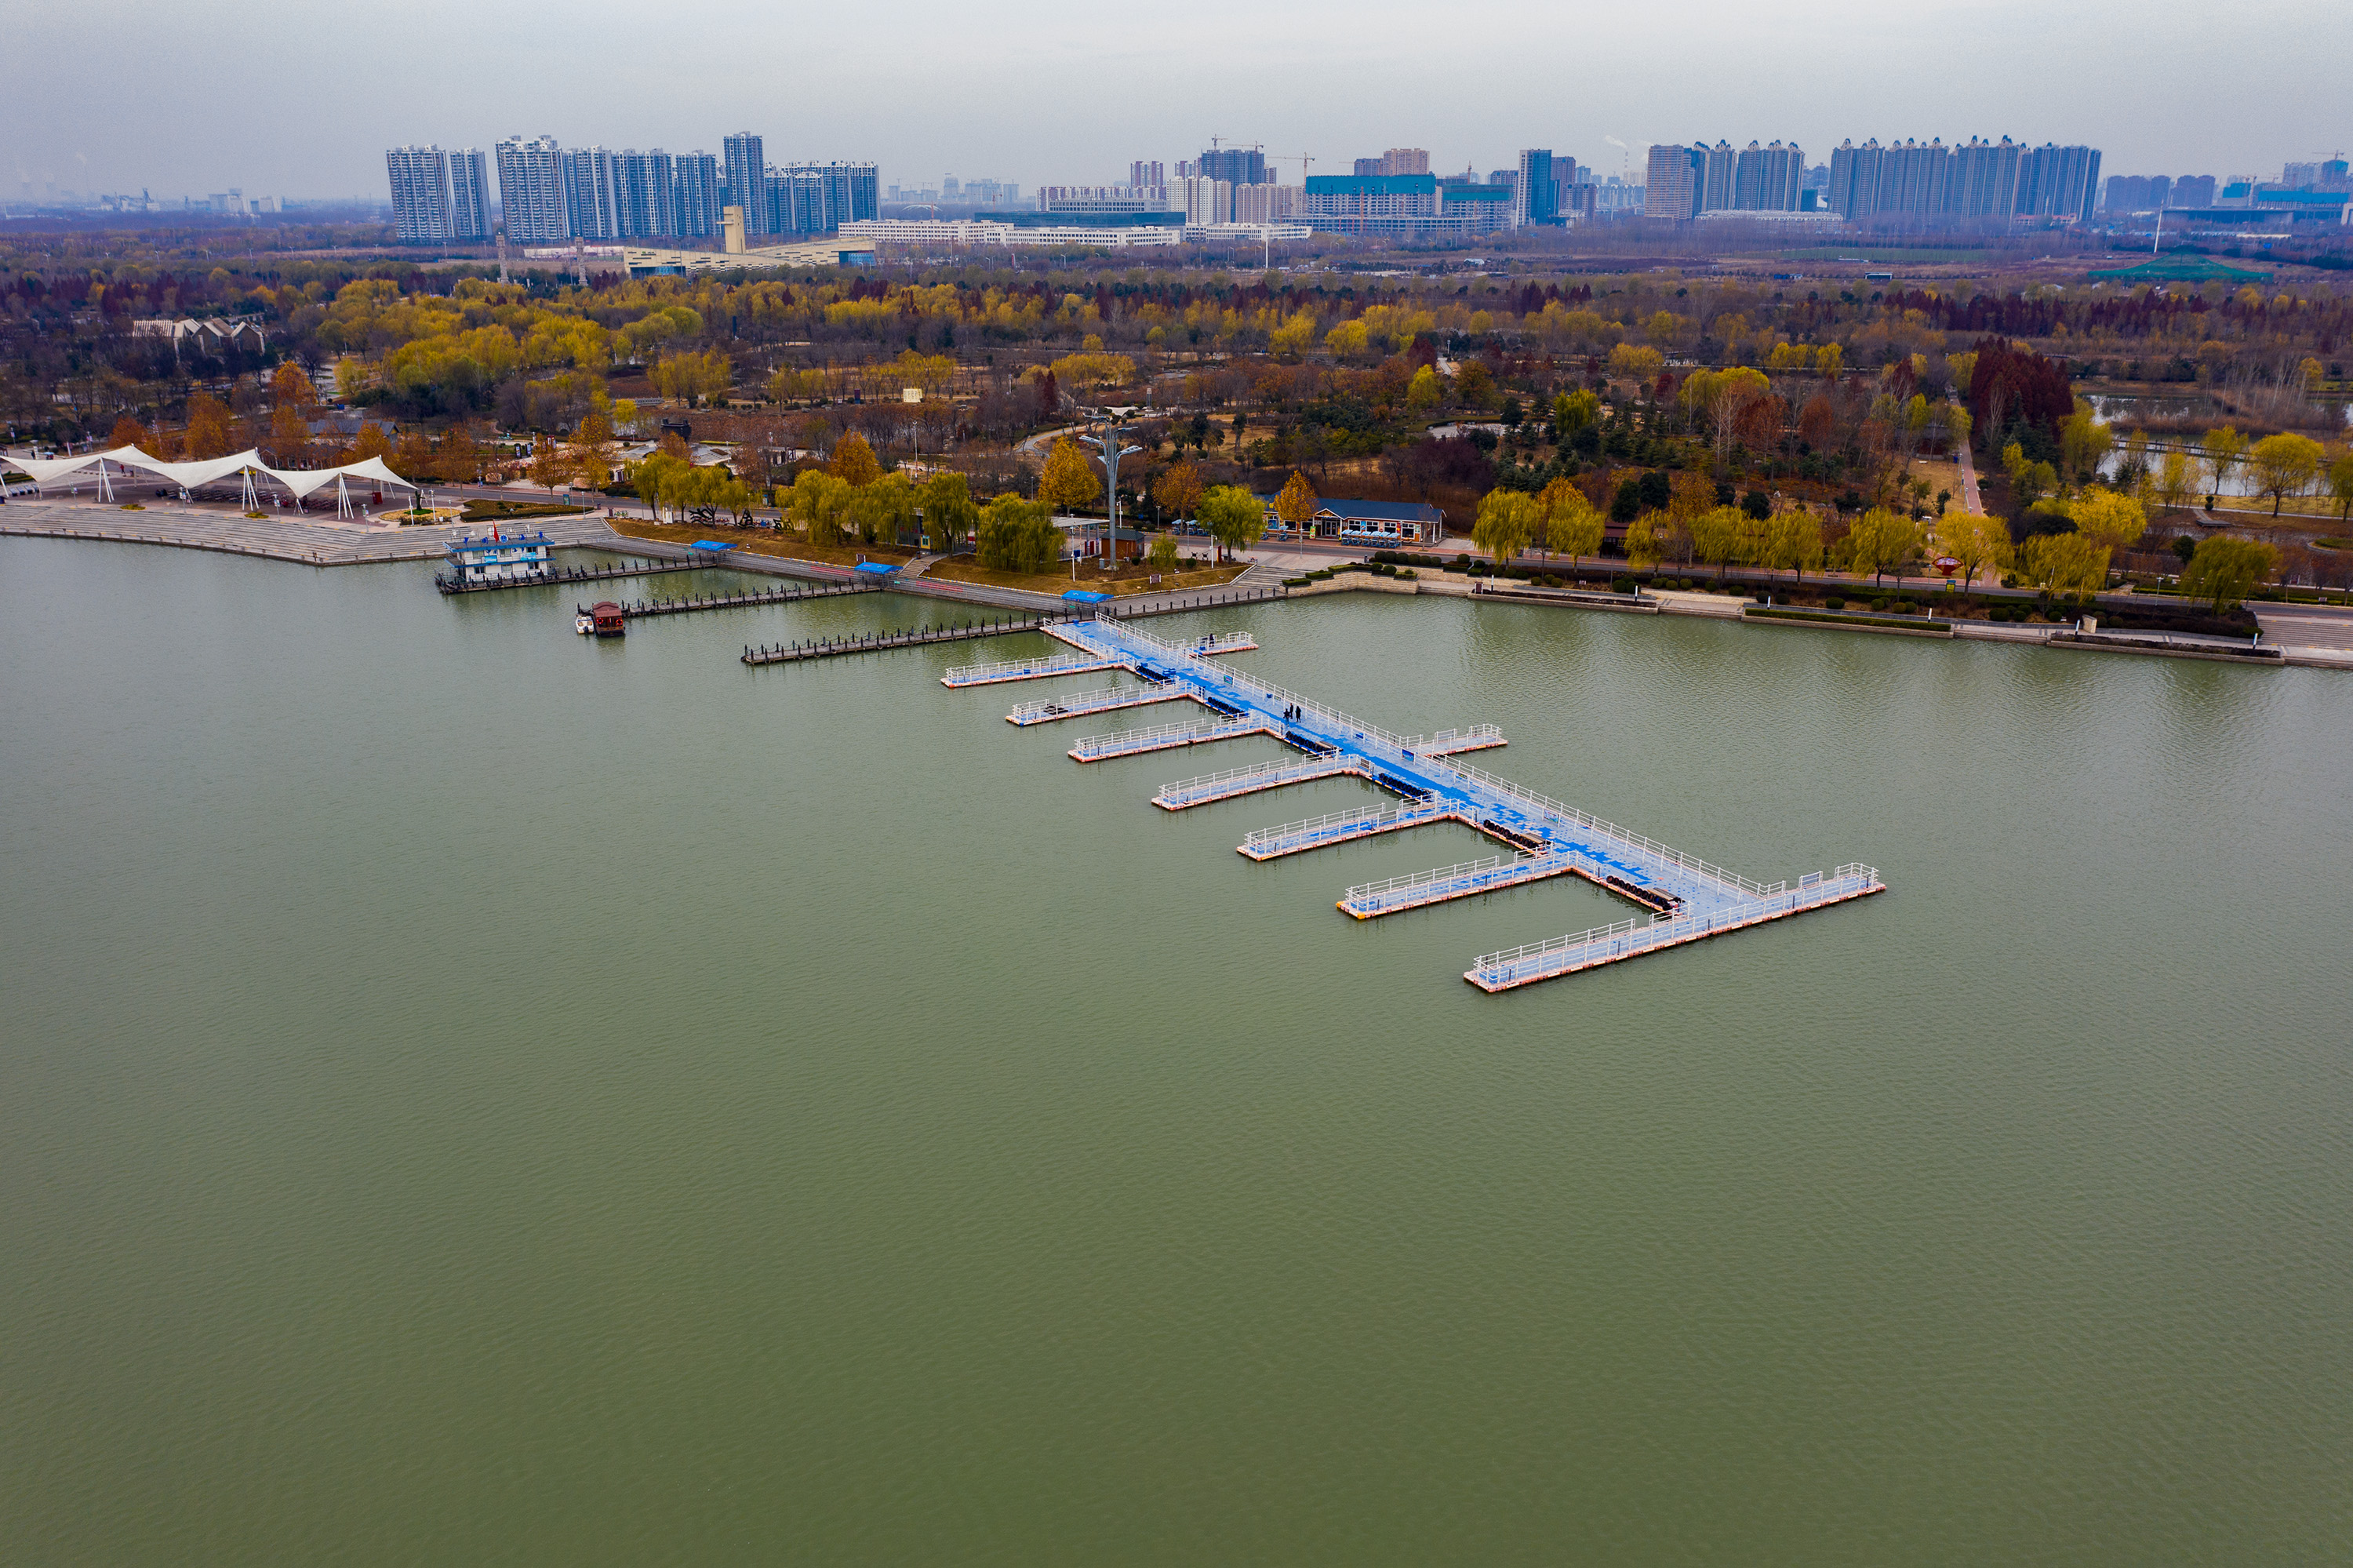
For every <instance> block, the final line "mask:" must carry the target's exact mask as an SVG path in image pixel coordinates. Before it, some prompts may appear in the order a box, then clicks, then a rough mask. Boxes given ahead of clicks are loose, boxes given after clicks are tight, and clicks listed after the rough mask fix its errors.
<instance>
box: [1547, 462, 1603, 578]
mask: <svg viewBox="0 0 2353 1568" xmlns="http://www.w3.org/2000/svg"><path fill="white" fill-rule="evenodd" d="M1536 504H1537V506H1538V507H1539V508H1541V509H1542V511H1543V513H1544V539H1545V548H1546V549H1547V550H1549V551H1551V552H1552V553H1553V554H1554V555H1556V556H1567V557H1568V566H1569V570H1571V571H1575V570H1576V569H1577V562H1578V561H1579V560H1581V559H1582V558H1583V557H1585V556H1590V555H1594V554H1596V553H1598V552H1599V550H1600V548H1601V535H1602V533H1603V531H1604V525H1603V523H1602V520H1601V514H1600V513H1599V512H1597V511H1595V510H1594V507H1593V503H1591V502H1590V501H1588V500H1587V499H1586V498H1585V492H1584V491H1582V490H1580V489H1578V488H1577V485H1576V484H1575V483H1574V482H1572V481H1570V480H1569V479H1567V478H1566V477H1562V478H1558V479H1556V480H1554V481H1553V482H1551V483H1550V484H1547V485H1546V486H1545V487H1544V493H1543V494H1541V495H1539V496H1537V497H1536Z"/></svg>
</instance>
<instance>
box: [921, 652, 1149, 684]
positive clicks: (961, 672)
mask: <svg viewBox="0 0 2353 1568" xmlns="http://www.w3.org/2000/svg"><path fill="white" fill-rule="evenodd" d="M1125 662H1126V661H1124V660H1123V659H1120V658H1117V657H1115V656H1112V655H1108V654H1106V655H1103V656H1097V655H1095V654H1092V653H1055V654H1050V655H1049V656H1047V657H1046V658H1043V659H1003V660H999V661H997V662H996V663H993V664H959V665H957V666H956V667H955V668H954V669H952V670H950V671H948V672H947V673H945V674H943V675H942V676H941V677H940V683H941V684H942V685H944V686H970V685H977V684H979V683H982V682H985V681H1001V680H1003V679H1005V677H1007V676H1008V675H1035V676H1038V677H1040V678H1043V677H1045V676H1048V675H1070V674H1079V673H1084V672H1086V671H1089V670H1104V669H1116V668H1118V667H1119V666H1120V665H1122V664H1124V663H1125Z"/></svg>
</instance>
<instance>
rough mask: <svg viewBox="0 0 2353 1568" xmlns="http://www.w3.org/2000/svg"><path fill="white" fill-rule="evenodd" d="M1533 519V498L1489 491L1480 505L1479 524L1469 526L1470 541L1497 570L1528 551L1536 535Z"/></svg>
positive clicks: (1513, 493) (1506, 492)
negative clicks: (1492, 560) (1485, 554)
mask: <svg viewBox="0 0 2353 1568" xmlns="http://www.w3.org/2000/svg"><path fill="white" fill-rule="evenodd" d="M1536 516H1537V513H1536V498H1535V496H1533V495H1530V494H1528V493H1526V492H1525V491H1521V490H1491V491H1489V492H1488V493H1487V494H1486V498H1485V499H1484V500H1482V501H1481V502H1480V503H1479V520H1478V521H1477V522H1476V523H1473V524H1472V525H1471V541H1472V543H1473V544H1475V545H1477V546H1479V547H1480V548H1481V549H1482V550H1484V551H1486V552H1487V554H1488V555H1490V556H1493V557H1494V561H1495V564H1496V565H1497V566H1499V567H1500V566H1502V565H1504V563H1505V562H1506V561H1509V560H1510V559H1511V558H1512V557H1513V556H1516V555H1518V554H1519V553H1520V552H1521V551H1522V550H1525V549H1526V548H1527V547H1528V541H1529V539H1531V538H1533V537H1534V536H1535V531H1536Z"/></svg>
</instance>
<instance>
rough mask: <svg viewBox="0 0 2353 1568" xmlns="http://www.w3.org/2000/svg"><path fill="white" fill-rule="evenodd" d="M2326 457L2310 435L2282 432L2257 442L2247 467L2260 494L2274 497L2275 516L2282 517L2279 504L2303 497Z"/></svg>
mask: <svg viewBox="0 0 2353 1568" xmlns="http://www.w3.org/2000/svg"><path fill="white" fill-rule="evenodd" d="M2326 455H2327V451H2326V449H2324V448H2323V447H2322V446H2321V444H2320V443H2319V442H2318V441H2316V440H2313V439H2312V438H2311V437H2310V436H2299V435H2297V434H2296V433H2295V431H2293V430H2283V431H2281V432H2280V433H2279V434H2278V435H2275V436H2265V437H2264V438H2263V440H2259V441H2257V442H2256V443H2255V449H2254V450H2253V452H2252V453H2251V454H2249V458H2248V467H2249V469H2250V470H2251V471H2253V475H2254V480H2255V490H2256V492H2257V493H2259V494H2263V495H2268V496H2270V497H2271V498H2272V515H2273V516H2274V517H2276V516H2278V515H2279V514H2280V503H2281V502H2283V501H2284V500H2285V499H2286V498H2287V497H2289V496H2291V495H2302V494H2303V493H2305V492H2306V490H2309V489H2310V488H2311V487H2312V482H2313V481H2314V480H2315V479H2316V478H2318V477H2319V475H2320V464H2321V461H2322V459H2323V458H2324V457H2325V456H2326Z"/></svg>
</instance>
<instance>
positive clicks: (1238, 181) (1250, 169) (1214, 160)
mask: <svg viewBox="0 0 2353 1568" xmlns="http://www.w3.org/2000/svg"><path fill="white" fill-rule="evenodd" d="M1195 172H1196V173H1198V174H1199V175H1203V176H1204V177H1206V178H1208V179H1213V180H1223V181H1225V182H1226V183H1227V184H1228V185H1266V184H1268V183H1270V181H1271V176H1270V175H1268V174H1267V172H1266V154H1264V153H1262V152H1261V151H1260V150H1259V149H1257V148H1256V147H1224V148H1219V149H1215V150H1213V151H1210V152H1207V153H1204V154H1201V155H1200V157H1199V158H1198V160H1196V162H1195Z"/></svg>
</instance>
